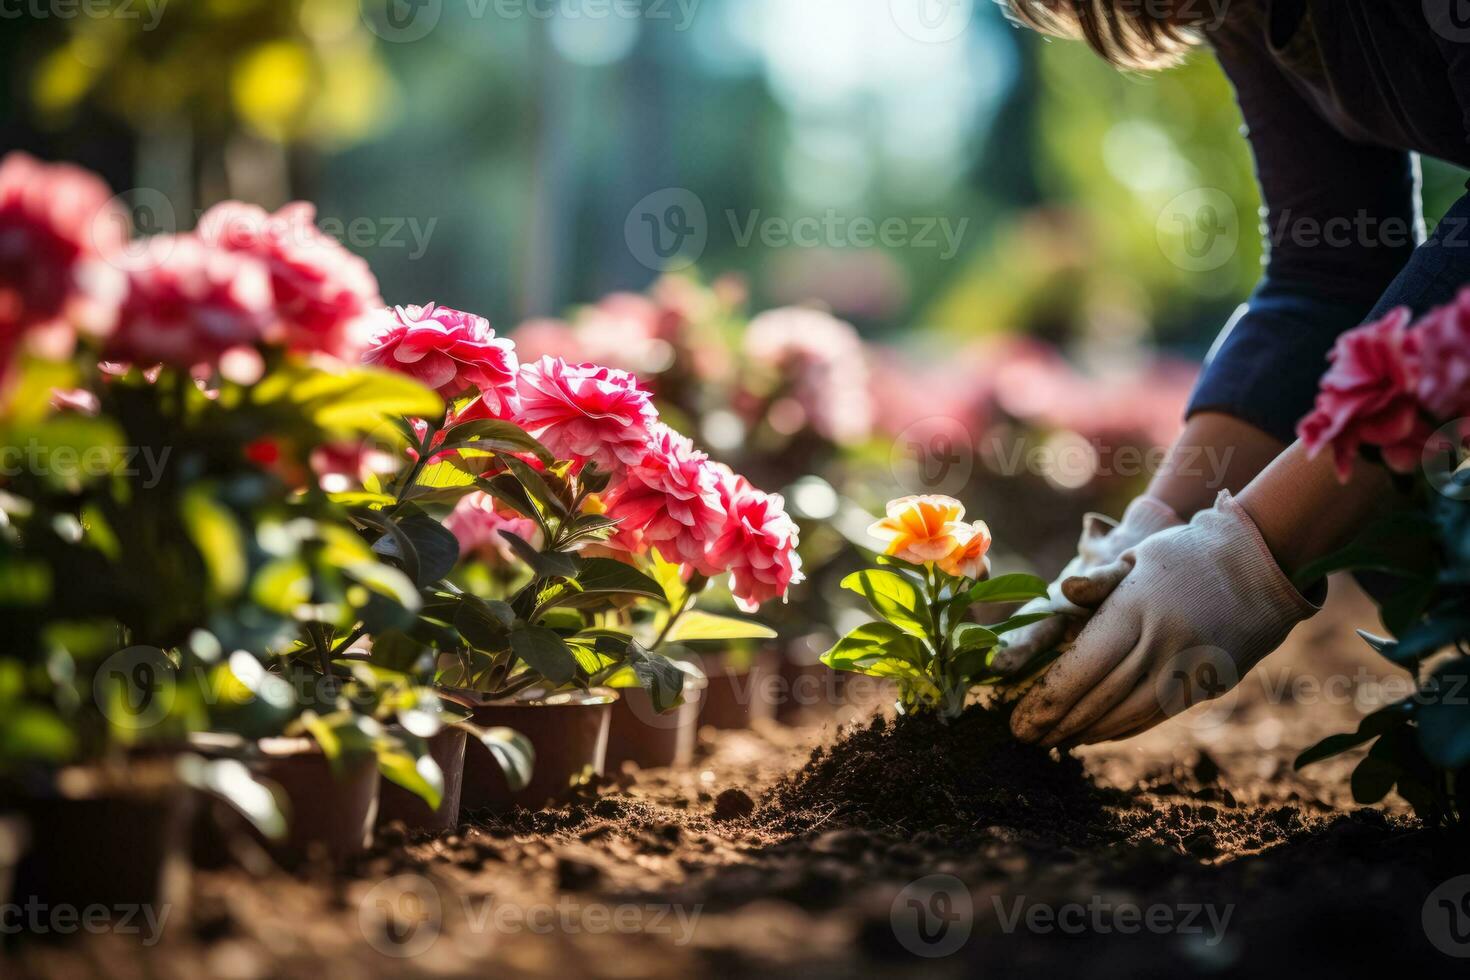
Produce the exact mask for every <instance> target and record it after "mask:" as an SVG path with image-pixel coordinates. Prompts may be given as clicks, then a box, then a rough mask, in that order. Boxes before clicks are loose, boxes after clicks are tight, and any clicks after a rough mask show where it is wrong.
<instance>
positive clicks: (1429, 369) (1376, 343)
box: [1297, 289, 1470, 482]
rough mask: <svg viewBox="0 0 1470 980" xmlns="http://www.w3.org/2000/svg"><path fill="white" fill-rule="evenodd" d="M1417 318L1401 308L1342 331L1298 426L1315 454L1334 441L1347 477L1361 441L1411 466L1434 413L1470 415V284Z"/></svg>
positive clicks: (1401, 466) (1402, 467) (1392, 463)
mask: <svg viewBox="0 0 1470 980" xmlns="http://www.w3.org/2000/svg"><path fill="white" fill-rule="evenodd" d="M1411 320H1412V314H1411V313H1410V311H1409V310H1408V309H1407V308H1405V307H1399V308H1398V309H1395V310H1393V311H1391V312H1390V313H1389V314H1388V315H1387V316H1385V317H1384V318H1383V319H1381V320H1378V321H1376V322H1374V323H1368V324H1364V325H1363V326H1361V327H1358V328H1357V329H1355V330H1350V331H1348V332H1347V333H1345V334H1343V335H1342V337H1340V338H1338V341H1337V344H1336V346H1334V347H1333V349H1332V352H1331V353H1330V354H1329V355H1328V360H1329V361H1330V362H1331V367H1329V368H1328V370H1327V373H1326V374H1324V375H1323V376H1322V381H1321V385H1320V388H1319V390H1318V392H1317V403H1316V406H1315V407H1314V408H1313V409H1312V411H1311V412H1310V413H1309V414H1308V415H1307V416H1306V418H1304V419H1302V421H1301V423H1300V424H1299V425H1298V426H1297V435H1299V436H1300V437H1301V439H1302V441H1303V442H1304V443H1305V444H1306V446H1307V449H1308V452H1309V454H1310V455H1311V456H1313V457H1315V456H1316V455H1317V454H1318V453H1320V452H1321V451H1322V450H1323V449H1325V448H1327V447H1328V446H1330V447H1331V448H1332V455H1333V461H1334V463H1335V464H1336V468H1337V474H1338V478H1339V479H1341V480H1343V481H1344V482H1346V481H1347V479H1348V477H1349V476H1350V475H1351V473H1352V468H1353V463H1354V461H1355V460H1356V459H1357V456H1358V451H1359V449H1360V448H1361V447H1363V446H1365V445H1368V446H1376V447H1377V448H1378V449H1379V451H1380V452H1381V453H1382V455H1383V461H1384V463H1386V464H1387V465H1388V467H1389V468H1390V469H1393V470H1395V471H1397V472H1400V473H1407V472H1410V471H1412V470H1413V469H1414V468H1415V466H1417V465H1418V464H1419V461H1420V459H1421V458H1422V455H1423V452H1424V447H1425V444H1426V443H1427V442H1428V440H1429V438H1430V436H1431V434H1432V428H1433V426H1432V420H1433V419H1435V418H1436V417H1437V418H1441V419H1448V418H1453V417H1456V416H1464V415H1470V289H1466V290H1464V291H1462V292H1461V293H1460V295H1459V297H1457V298H1456V299H1455V301H1454V302H1452V303H1450V304H1448V305H1446V306H1442V307H1439V308H1438V309H1435V310H1433V311H1431V312H1430V313H1428V314H1426V315H1425V316H1424V317H1422V318H1421V319H1420V320H1419V322H1418V323H1416V324H1413V325H1412V326H1411V325H1410V321H1411Z"/></svg>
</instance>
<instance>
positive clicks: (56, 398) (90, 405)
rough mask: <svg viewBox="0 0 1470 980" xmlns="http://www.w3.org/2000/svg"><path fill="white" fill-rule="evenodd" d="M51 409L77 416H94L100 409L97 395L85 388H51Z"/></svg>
mask: <svg viewBox="0 0 1470 980" xmlns="http://www.w3.org/2000/svg"><path fill="white" fill-rule="evenodd" d="M51 407H52V408H53V409H55V410H56V411H58V412H75V413H76V414H78V415H96V414H97V413H98V412H99V411H101V409H102V405H101V403H100V402H99V401H98V400H97V395H96V394H95V393H93V392H90V391H88V390H87V389H86V388H52V389H51Z"/></svg>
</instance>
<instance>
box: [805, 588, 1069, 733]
mask: <svg viewBox="0 0 1470 980" xmlns="http://www.w3.org/2000/svg"><path fill="white" fill-rule="evenodd" d="M884 564H885V565H886V566H887V567H884V568H875V569H866V570H864V571H860V572H854V573H853V574H851V575H849V576H847V578H845V579H843V580H842V587H843V588H845V589H848V590H850V591H853V592H856V593H857V594H858V595H861V596H862V597H863V598H865V599H866V600H867V601H868V605H869V606H870V607H871V608H872V610H873V612H874V613H875V614H876V615H877V616H878V617H879V618H878V621H877V622H872V623H867V624H864V625H862V626H859V627H857V628H856V629H854V630H852V631H851V632H850V633H848V634H847V635H846V636H844V637H843V638H842V639H840V640H838V641H837V644H836V645H835V646H833V647H832V649H831V650H828V651H827V652H826V653H825V654H823V655H822V662H823V663H825V664H826V665H827V666H829V667H831V668H833V669H834V670H850V671H855V672H857V673H862V674H868V675H870V676H873V677H883V678H889V679H891V680H894V681H896V682H897V683H898V688H899V704H900V705H901V706H902V708H903V709H904V710H905V711H909V712H914V711H938V712H939V713H940V714H941V716H943V717H953V716H955V715H957V714H959V712H960V711H962V710H964V705H965V696H966V695H967V694H968V692H969V691H970V689H971V688H972V687H976V686H979V685H986V684H994V683H997V682H998V681H999V680H1000V677H999V675H997V674H995V673H994V672H993V671H991V670H990V668H989V661H990V656H991V654H992V652H993V651H994V650H995V649H996V648H997V647H998V646H1001V645H1002V644H1003V643H1004V642H1005V641H1004V640H1003V639H1002V638H1001V633H1003V632H1005V631H1006V630H1010V629H1014V628H1016V626H1019V625H1023V623H1024V622H1034V621H1035V619H1036V618H1037V617H1033V616H1030V615H1028V616H1025V617H1016V618H1014V619H1012V620H1006V621H1004V622H1002V623H999V624H996V625H995V626H991V627H987V626H982V625H980V624H978V623H973V622H969V621H967V620H966V619H965V618H964V617H965V615H966V614H967V612H968V610H969V609H970V607H971V606H973V605H976V604H978V603H982V602H1015V601H1023V600H1026V599H1031V598H1034V597H1036V596H1040V595H1045V594H1046V583H1045V582H1043V581H1041V579H1038V578H1035V577H1034V576H1030V575H1003V576H1001V577H1000V578H997V579H992V580H987V581H981V582H975V581H973V580H970V579H963V578H956V577H954V576H951V575H948V574H946V573H944V572H942V571H940V570H939V569H937V568H927V569H926V568H920V567H916V566H912V565H907V564H906V563H902V562H896V561H893V560H891V559H889V560H887V561H885V562H884ZM1040 618H1044V617H1040Z"/></svg>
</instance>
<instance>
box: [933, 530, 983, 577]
mask: <svg viewBox="0 0 1470 980" xmlns="http://www.w3.org/2000/svg"><path fill="white" fill-rule="evenodd" d="M966 535H968V537H966ZM958 536H959V537H960V544H959V546H958V547H957V548H955V550H954V551H951V552H950V553H949V554H948V555H945V556H944V557H943V558H941V559H939V562H938V564H939V568H940V570H941V571H944V572H948V573H949V574H950V575H954V576H957V577H959V578H971V579H975V580H976V581H979V580H981V579H983V578H985V577H986V576H988V575H989V574H990V560H989V559H988V558H986V557H985V553H986V552H988V551H989V550H990V528H988V527H986V526H985V522H984V521H976V522H975V523H974V524H971V525H970V526H969V527H967V528H963V529H962V530H961V531H959V532H958Z"/></svg>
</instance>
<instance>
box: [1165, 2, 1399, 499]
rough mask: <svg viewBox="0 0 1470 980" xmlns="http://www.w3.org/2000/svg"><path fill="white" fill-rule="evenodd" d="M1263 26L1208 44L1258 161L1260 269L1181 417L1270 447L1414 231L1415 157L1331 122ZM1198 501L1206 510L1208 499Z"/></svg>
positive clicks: (1305, 403) (1288, 429)
mask: <svg viewBox="0 0 1470 980" xmlns="http://www.w3.org/2000/svg"><path fill="white" fill-rule="evenodd" d="M1261 31H1262V26H1261V24H1260V22H1259V20H1257V19H1255V18H1250V17H1243V18H1242V19H1241V22H1240V23H1239V24H1238V25H1236V26H1234V27H1231V28H1228V29H1226V30H1223V31H1222V32H1221V33H1220V34H1219V35H1218V36H1217V37H1216V38H1215V39H1214V48H1215V52H1216V55H1217V56H1218V58H1219V61H1220V64H1221V66H1222V68H1224V70H1225V73H1226V75H1227V76H1228V77H1229V79H1230V81H1231V83H1232V85H1233V86H1234V88H1235V93H1236V100H1237V102H1238V103H1239V105H1240V111H1241V117H1242V119H1243V121H1244V123H1245V131H1246V134H1247V136H1248V137H1249V140H1250V145H1251V151H1252V154H1253V155H1254V158H1255V165H1256V175H1257V179H1258V183H1259V185H1260V189H1261V198H1262V202H1263V204H1264V211H1265V214H1264V226H1263V232H1264V234H1265V239H1266V252H1267V257H1266V265H1265V270H1264V274H1263V276H1262V279H1261V281H1260V283H1259V285H1258V286H1257V288H1256V289H1255V291H1254V293H1253V294H1252V296H1251V297H1250V299H1249V301H1248V302H1247V303H1246V304H1245V306H1244V307H1243V308H1242V309H1241V311H1240V312H1238V313H1237V315H1236V316H1235V317H1234V318H1233V319H1232V321H1231V322H1230V324H1229V325H1227V326H1226V328H1225V329H1224V330H1223V331H1222V333H1221V335H1220V337H1219V338H1218V339H1217V340H1216V341H1215V345H1214V347H1213V349H1212V350H1211V352H1210V355H1209V357H1208V359H1207V363H1206V366H1205V369H1204V372H1203V373H1202V374H1201V376H1200V380H1199V382H1198V384H1197V386H1196V389H1195V391H1194V393H1193V395H1192V397H1191V399H1190V403H1189V408H1188V410H1187V415H1188V417H1189V418H1190V419H1191V420H1192V419H1194V418H1195V417H1197V416H1200V415H1203V414H1205V413H1217V414H1223V415H1228V416H1231V417H1232V418H1235V419H1238V420H1240V421H1241V422H1244V423H1247V424H1249V425H1250V426H1252V427H1254V428H1255V429H1257V430H1259V431H1260V432H1261V433H1263V434H1265V435H1266V436H1269V437H1271V439H1272V440H1274V441H1275V444H1276V447H1277V451H1278V452H1279V451H1280V449H1282V448H1284V447H1285V446H1287V445H1289V444H1290V443H1292V442H1293V441H1294V440H1295V438H1296V434H1295V430H1296V423H1297V421H1298V420H1299V419H1300V418H1301V417H1302V416H1303V415H1305V414H1306V413H1307V412H1308V411H1309V410H1310V409H1311V406H1312V399H1313V397H1314V396H1315V394H1316V391H1317V381H1318V379H1319V378H1320V377H1321V375H1322V372H1323V370H1324V369H1325V367H1326V356H1327V352H1328V351H1329V350H1330V349H1331V347H1332V345H1333V343H1334V342H1335V341H1336V339H1337V337H1338V336H1339V335H1341V334H1342V333H1344V332H1345V331H1347V330H1350V329H1352V328H1353V327H1356V326H1358V325H1359V324H1361V323H1363V322H1365V320H1366V319H1367V318H1368V315H1369V312H1370V311H1371V310H1372V309H1373V307H1374V304H1375V302H1376V301H1377V300H1378V299H1379V298H1380V297H1381V296H1382V295H1383V292H1384V290H1385V289H1386V288H1388V286H1389V284H1390V282H1392V281H1393V279H1394V277H1395V276H1396V275H1397V274H1398V273H1399V271H1400V270H1401V269H1402V268H1403V267H1404V264H1405V262H1406V261H1408V259H1409V257H1410V256H1411V255H1412V254H1413V252H1414V249H1415V245H1416V244H1417V242H1418V241H1419V240H1420V239H1421V238H1422V235H1423V231H1422V222H1421V219H1420V217H1419V213H1418V196H1419V195H1418V174H1417V167H1416V165H1415V161H1414V159H1413V158H1412V156H1411V155H1410V154H1409V153H1406V152H1404V151H1401V150H1391V149H1387V148H1384V147H1379V146H1372V145H1369V144H1365V143H1358V142H1354V141H1352V140H1350V139H1348V138H1347V137H1346V136H1344V135H1342V134H1341V133H1340V132H1338V131H1337V130H1336V129H1335V128H1333V127H1332V126H1331V125H1329V124H1328V123H1327V122H1326V121H1325V120H1324V119H1323V118H1322V117H1321V115H1320V114H1319V113H1318V112H1317V110H1316V108H1315V107H1314V106H1313V105H1312V104H1311V103H1310V102H1309V101H1308V99H1307V97H1306V96H1304V95H1303V94H1302V93H1301V92H1300V91H1299V90H1298V89H1297V88H1296V87H1295V86H1294V85H1293V83H1292V82H1291V80H1290V79H1289V78H1288V77H1287V76H1286V75H1285V74H1283V73H1282V71H1281V70H1280V69H1279V68H1278V67H1277V65H1276V62H1275V60H1274V58H1273V56H1272V54H1271V52H1270V51H1269V49H1268V48H1267V47H1266V41H1265V38H1264V36H1263V35H1262V33H1261ZM1208 489H1209V490H1211V491H1218V490H1220V489H1225V488H1222V487H1219V486H1216V487H1212V488H1208ZM1203 497H1204V503H1203V506H1209V503H1210V502H1211V501H1212V500H1213V498H1214V493H1213V492H1208V493H1205V494H1204V495H1203ZM1196 509H1197V508H1196ZM1185 516H1188V514H1187V513H1186V515H1185Z"/></svg>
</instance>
